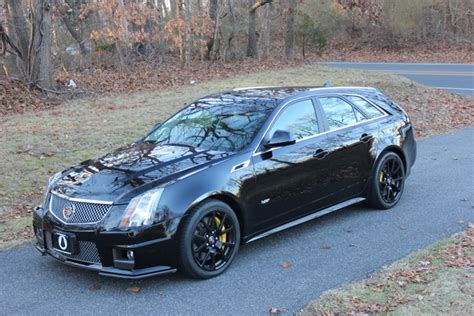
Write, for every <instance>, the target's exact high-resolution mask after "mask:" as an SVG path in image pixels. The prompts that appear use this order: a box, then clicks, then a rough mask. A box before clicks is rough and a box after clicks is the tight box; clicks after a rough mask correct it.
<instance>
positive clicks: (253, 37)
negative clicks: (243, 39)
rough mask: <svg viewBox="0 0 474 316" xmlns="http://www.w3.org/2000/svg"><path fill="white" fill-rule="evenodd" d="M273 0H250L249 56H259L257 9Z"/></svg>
mask: <svg viewBox="0 0 474 316" xmlns="http://www.w3.org/2000/svg"><path fill="white" fill-rule="evenodd" d="M271 2H273V0H262V1H257V2H255V1H254V0H248V6H249V31H248V42H247V56H248V57H258V50H257V9H258V8H260V7H262V6H264V5H265V4H267V3H271Z"/></svg>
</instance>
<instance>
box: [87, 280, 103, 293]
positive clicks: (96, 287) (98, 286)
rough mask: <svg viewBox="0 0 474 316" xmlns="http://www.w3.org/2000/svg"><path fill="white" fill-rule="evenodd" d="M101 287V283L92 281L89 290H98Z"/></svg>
mask: <svg viewBox="0 0 474 316" xmlns="http://www.w3.org/2000/svg"><path fill="white" fill-rule="evenodd" d="M101 288H102V284H100V283H99V282H95V283H92V285H91V286H90V287H89V290H91V291H96V290H100V289H101Z"/></svg>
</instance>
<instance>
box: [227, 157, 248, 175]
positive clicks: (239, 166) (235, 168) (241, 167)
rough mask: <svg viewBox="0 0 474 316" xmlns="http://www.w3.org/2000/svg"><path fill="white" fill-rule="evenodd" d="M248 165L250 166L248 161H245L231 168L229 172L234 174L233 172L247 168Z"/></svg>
mask: <svg viewBox="0 0 474 316" xmlns="http://www.w3.org/2000/svg"><path fill="white" fill-rule="evenodd" d="M249 165H250V160H246V161H244V162H241V163H239V164H238V165H235V166H233V167H232V169H231V170H230V172H234V171H237V170H240V169H244V168H247V167H248V166H249Z"/></svg>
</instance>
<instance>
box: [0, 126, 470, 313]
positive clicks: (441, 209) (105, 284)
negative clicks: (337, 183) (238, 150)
mask: <svg viewBox="0 0 474 316" xmlns="http://www.w3.org/2000/svg"><path fill="white" fill-rule="evenodd" d="M473 145H474V126H473V127H470V128H467V129H463V130H460V131H457V132H455V133H453V134H447V135H441V136H436V137H433V138H429V139H427V140H423V141H420V142H419V143H418V160H417V162H416V165H415V168H414V169H413V173H412V175H411V177H410V178H409V179H408V181H407V183H406V191H405V194H404V196H403V198H402V200H401V201H400V203H399V205H398V206H397V207H395V208H394V209H392V210H389V211H374V210H369V209H366V208H365V207H363V206H358V207H352V208H348V209H344V210H341V211H339V212H337V213H333V214H329V215H326V216H324V217H322V218H320V219H316V220H313V221H311V222H309V223H306V224H303V225H300V226H298V227H295V228H292V229H289V230H286V231H284V232H281V233H278V234H276V235H273V236H270V237H268V238H264V239H261V240H259V241H256V242H254V243H251V244H248V245H244V246H243V247H241V251H240V253H239V255H238V256H237V258H236V260H235V261H234V263H233V265H232V267H230V269H229V270H227V272H226V273H225V274H224V275H222V276H220V277H218V278H215V279H211V280H207V281H197V280H189V279H186V278H185V277H183V276H181V275H179V274H173V275H168V276H158V277H154V278H151V279H147V280H142V281H139V282H130V281H127V280H118V279H111V278H105V277H99V276H98V275H97V274H95V273H93V272H89V271H84V270H79V269H75V268H72V267H67V266H64V265H62V264H60V263H58V262H56V261H54V259H52V258H48V257H41V256H40V255H39V254H38V253H37V252H36V250H34V249H33V248H32V246H31V245H28V246H23V247H20V248H16V249H13V250H10V251H7V252H1V253H0V313H1V314H4V315H9V314H25V315H26V314H35V315H43V314H98V313H100V314H103V315H105V314H110V315H112V314H118V313H120V314H145V313H146V314H158V315H167V314H173V315H175V314H185V315H189V314H193V315H194V314H196V315H222V314H224V313H225V314H229V315H267V314H268V310H269V309H270V308H272V307H277V308H281V309H282V310H283V311H284V314H292V313H293V312H295V311H298V310H299V309H300V308H302V307H303V306H304V305H305V304H307V303H308V302H309V301H310V300H311V299H313V298H316V297H318V296H319V295H320V294H321V293H322V292H323V291H325V290H328V289H332V288H336V287H339V286H341V285H343V284H345V283H347V282H351V281H354V280H359V279H363V278H365V277H367V276H368V275H369V274H371V273H373V272H374V271H377V270H378V269H380V268H381V267H382V266H383V265H386V264H390V263H391V262H393V261H395V260H397V259H399V258H402V257H404V256H406V255H408V254H409V253H410V252H412V251H414V250H417V249H420V248H423V247H425V246H427V245H429V244H431V243H433V242H435V241H436V240H438V239H441V238H444V237H447V236H450V235H451V234H453V233H455V232H459V231H461V230H463V229H465V228H466V226H467V225H468V223H469V222H474V177H473V176H474V170H473V169H474V165H473V161H474V146H473ZM466 200H467V201H466ZM461 220H462V221H463V223H461V222H460V221H461ZM284 262H289V263H290V267H289V268H287V269H283V268H282V267H281V266H280V265H281V264H282V263H284ZM131 284H134V285H136V286H138V287H140V288H141V291H140V292H139V293H131V292H127V291H126V288H127V287H129V286H130V285H131ZM94 285H100V288H99V289H97V287H98V286H94Z"/></svg>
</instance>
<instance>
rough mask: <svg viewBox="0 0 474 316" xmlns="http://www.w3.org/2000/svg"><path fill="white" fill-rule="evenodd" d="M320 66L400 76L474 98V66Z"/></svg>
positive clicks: (345, 64)
mask: <svg viewBox="0 0 474 316" xmlns="http://www.w3.org/2000/svg"><path fill="white" fill-rule="evenodd" d="M320 64H323V65H328V66H333V67H341V68H355V69H365V70H371V71H378V72H387V73H393V74H398V75H402V76H405V77H407V78H409V79H411V80H414V81H416V82H418V83H421V84H423V85H425V86H430V87H435V88H438V89H444V90H448V91H450V92H453V93H457V94H461V95H468V96H474V64H412V63H346V62H325V63H320Z"/></svg>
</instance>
